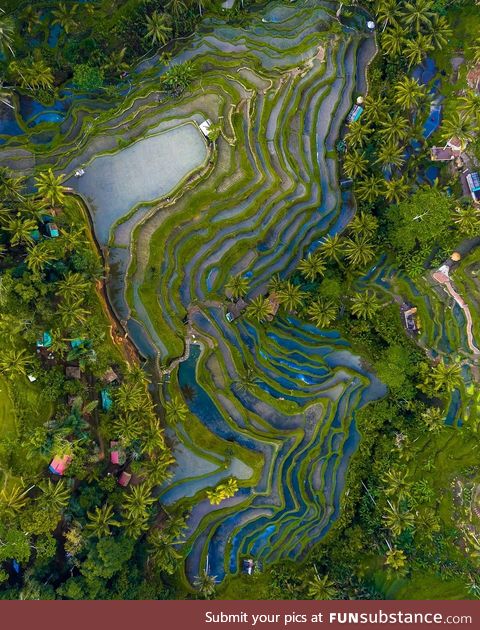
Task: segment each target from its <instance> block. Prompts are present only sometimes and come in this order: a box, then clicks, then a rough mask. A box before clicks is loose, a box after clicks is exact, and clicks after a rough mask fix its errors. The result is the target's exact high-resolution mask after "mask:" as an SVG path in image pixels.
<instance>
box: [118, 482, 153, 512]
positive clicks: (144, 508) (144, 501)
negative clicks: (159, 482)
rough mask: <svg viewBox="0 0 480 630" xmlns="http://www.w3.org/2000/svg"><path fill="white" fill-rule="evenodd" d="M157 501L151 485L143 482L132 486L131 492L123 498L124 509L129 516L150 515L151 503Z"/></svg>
mask: <svg viewBox="0 0 480 630" xmlns="http://www.w3.org/2000/svg"><path fill="white" fill-rule="evenodd" d="M155 501H156V499H155V497H152V488H151V486H150V485H149V484H147V483H145V482H143V483H141V484H140V485H138V486H131V487H130V492H129V493H128V494H126V495H125V497H124V500H123V510H124V513H125V515H126V517H127V518H131V519H145V518H147V517H148V509H149V507H150V505H152V503H155Z"/></svg>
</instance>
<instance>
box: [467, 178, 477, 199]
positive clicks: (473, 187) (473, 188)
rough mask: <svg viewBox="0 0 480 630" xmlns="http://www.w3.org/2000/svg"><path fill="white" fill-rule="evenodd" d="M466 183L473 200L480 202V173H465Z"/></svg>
mask: <svg viewBox="0 0 480 630" xmlns="http://www.w3.org/2000/svg"><path fill="white" fill-rule="evenodd" d="M467 184H468V188H469V190H470V194H471V195H472V199H473V201H475V202H476V203H480V175H479V174H478V173H469V174H468V175H467Z"/></svg>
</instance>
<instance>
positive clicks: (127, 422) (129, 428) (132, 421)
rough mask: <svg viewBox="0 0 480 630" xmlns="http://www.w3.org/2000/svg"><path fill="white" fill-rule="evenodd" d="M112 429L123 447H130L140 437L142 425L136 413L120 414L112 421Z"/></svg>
mask: <svg viewBox="0 0 480 630" xmlns="http://www.w3.org/2000/svg"><path fill="white" fill-rule="evenodd" d="M113 429H114V431H115V435H117V436H118V437H119V438H120V440H121V441H122V443H123V444H124V446H126V447H128V446H130V445H131V444H132V443H133V442H135V440H138V439H139V438H140V437H141V435H142V425H141V422H139V414H138V412H137V413H135V412H129V413H120V414H118V415H117V416H116V417H115V420H114V421H113Z"/></svg>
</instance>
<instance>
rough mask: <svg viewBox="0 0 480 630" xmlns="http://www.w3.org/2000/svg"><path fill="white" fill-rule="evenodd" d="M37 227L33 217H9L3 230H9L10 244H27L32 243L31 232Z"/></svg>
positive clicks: (13, 245)
mask: <svg viewBox="0 0 480 630" xmlns="http://www.w3.org/2000/svg"><path fill="white" fill-rule="evenodd" d="M36 229H37V223H36V222H35V221H34V220H33V219H22V218H21V217H18V216H17V217H16V218H15V219H11V220H10V221H9V222H8V223H7V225H6V226H5V230H6V231H7V232H10V234H11V237H10V245H11V246H12V247H15V245H20V244H22V243H25V244H27V245H31V244H33V242H34V240H33V236H32V232H33V231H34V230H36Z"/></svg>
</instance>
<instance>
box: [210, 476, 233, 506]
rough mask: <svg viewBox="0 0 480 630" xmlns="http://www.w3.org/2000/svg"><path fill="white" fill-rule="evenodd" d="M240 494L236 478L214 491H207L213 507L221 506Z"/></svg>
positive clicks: (221, 484)
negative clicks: (226, 500) (223, 502)
mask: <svg viewBox="0 0 480 630" xmlns="http://www.w3.org/2000/svg"><path fill="white" fill-rule="evenodd" d="M236 492H238V481H237V480H236V479H235V478H234V477H230V478H229V479H227V481H226V482H225V483H220V484H218V486H216V487H215V488H213V489H212V490H207V492H206V494H207V499H208V500H209V501H210V503H211V504H212V505H219V504H220V503H221V502H222V501H224V500H225V499H230V498H231V497H233V496H234V495H235V494H236Z"/></svg>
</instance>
